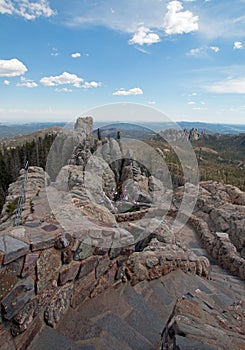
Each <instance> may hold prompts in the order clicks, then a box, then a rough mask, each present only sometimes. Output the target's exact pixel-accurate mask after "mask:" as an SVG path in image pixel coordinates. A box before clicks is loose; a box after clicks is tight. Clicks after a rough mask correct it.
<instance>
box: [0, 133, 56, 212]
mask: <svg viewBox="0 0 245 350" xmlns="http://www.w3.org/2000/svg"><path fill="white" fill-rule="evenodd" d="M55 136H56V135H54V134H46V135H45V136H44V137H39V138H37V139H33V140H31V141H27V142H26V143H25V144H23V145H20V146H16V147H5V146H4V144H3V145H2V148H1V150H0V212H1V210H2V207H3V204H4V202H5V198H6V195H7V193H8V187H9V185H10V184H11V183H12V182H14V181H15V180H16V179H17V178H18V176H19V171H20V169H22V168H24V167H25V164H26V162H27V161H28V162H29V164H30V165H32V166H39V167H42V168H43V169H45V166H46V160H47V156H48V153H49V150H50V147H51V146H52V143H53V141H54V139H55Z"/></svg>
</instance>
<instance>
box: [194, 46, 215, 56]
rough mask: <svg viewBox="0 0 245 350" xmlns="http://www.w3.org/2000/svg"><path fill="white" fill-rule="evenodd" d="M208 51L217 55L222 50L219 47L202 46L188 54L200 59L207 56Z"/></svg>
mask: <svg viewBox="0 0 245 350" xmlns="http://www.w3.org/2000/svg"><path fill="white" fill-rule="evenodd" d="M208 51H213V52H215V53H218V52H219V51H220V48H219V47H218V46H202V47H197V48H195V49H191V50H190V51H189V52H187V55H188V56H194V57H200V56H203V55H206V54H207V53H208Z"/></svg>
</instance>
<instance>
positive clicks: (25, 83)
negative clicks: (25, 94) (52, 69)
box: [16, 77, 38, 89]
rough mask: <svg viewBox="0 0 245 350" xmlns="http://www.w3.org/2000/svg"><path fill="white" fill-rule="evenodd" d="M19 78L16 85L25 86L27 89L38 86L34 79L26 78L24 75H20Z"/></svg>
mask: <svg viewBox="0 0 245 350" xmlns="http://www.w3.org/2000/svg"><path fill="white" fill-rule="evenodd" d="M20 80H21V82H20V83H17V84H16V86H19V87H27V88H29V89H32V88H35V87H37V86H38V85H37V83H36V82H35V81H34V80H27V79H25V78H24V77H21V78H20Z"/></svg>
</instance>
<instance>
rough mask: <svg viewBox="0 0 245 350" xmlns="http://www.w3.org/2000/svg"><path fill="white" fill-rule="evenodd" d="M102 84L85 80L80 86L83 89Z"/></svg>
mask: <svg viewBox="0 0 245 350" xmlns="http://www.w3.org/2000/svg"><path fill="white" fill-rule="evenodd" d="M101 85H102V84H101V83H100V82H97V81H90V82H88V81H85V83H84V84H83V85H82V87H83V88H84V89H90V88H97V87H99V86H101Z"/></svg>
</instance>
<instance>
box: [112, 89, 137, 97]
mask: <svg viewBox="0 0 245 350" xmlns="http://www.w3.org/2000/svg"><path fill="white" fill-rule="evenodd" d="M112 95H114V96H130V95H143V91H142V90H141V89H140V88H132V89H129V90H125V89H123V88H122V89H119V90H117V91H115V92H113V93H112Z"/></svg>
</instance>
